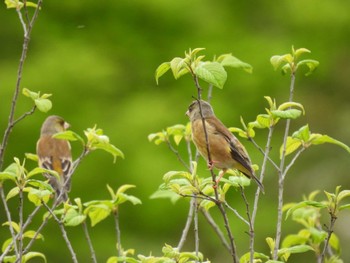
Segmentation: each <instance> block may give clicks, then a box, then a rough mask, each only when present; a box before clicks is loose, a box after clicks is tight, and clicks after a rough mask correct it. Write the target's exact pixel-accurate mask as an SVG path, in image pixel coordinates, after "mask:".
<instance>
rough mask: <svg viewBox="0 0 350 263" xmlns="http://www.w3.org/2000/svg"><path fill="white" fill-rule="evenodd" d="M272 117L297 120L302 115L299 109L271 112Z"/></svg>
mask: <svg viewBox="0 0 350 263" xmlns="http://www.w3.org/2000/svg"><path fill="white" fill-rule="evenodd" d="M271 113H272V116H273V117H275V118H282V119H293V120H294V119H297V118H298V117H300V115H301V111H300V110H297V109H288V110H273V111H271Z"/></svg>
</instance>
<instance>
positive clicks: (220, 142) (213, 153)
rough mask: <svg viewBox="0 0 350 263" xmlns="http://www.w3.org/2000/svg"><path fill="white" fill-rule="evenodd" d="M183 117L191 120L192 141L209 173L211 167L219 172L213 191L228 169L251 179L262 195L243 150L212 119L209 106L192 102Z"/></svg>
mask: <svg viewBox="0 0 350 263" xmlns="http://www.w3.org/2000/svg"><path fill="white" fill-rule="evenodd" d="M200 106H201V108H200ZM186 115H187V116H188V117H189V118H190V121H191V125H192V139H193V142H194V144H195V145H196V147H197V149H198V151H199V153H200V154H201V155H202V156H203V157H204V158H205V159H206V160H207V162H208V166H209V168H210V169H212V167H213V166H214V167H216V168H218V169H220V170H221V171H220V173H219V175H218V179H217V180H216V185H215V187H216V186H217V185H218V183H219V181H220V179H221V178H222V176H223V175H224V174H225V172H226V171H227V170H228V169H237V170H238V171H240V172H242V173H243V174H244V175H245V176H247V177H248V178H252V179H253V180H254V181H255V182H256V183H257V184H258V186H259V187H260V189H261V191H262V192H264V186H263V185H262V183H261V182H260V181H259V179H258V178H257V177H256V176H255V174H254V170H253V168H252V164H251V161H250V158H249V156H248V153H247V151H246V149H245V148H244V146H243V145H242V144H241V143H240V142H239V141H238V139H237V138H236V137H235V136H234V135H233V134H232V133H231V132H230V131H229V130H228V129H227V128H226V127H225V125H224V124H223V123H222V122H221V121H220V120H219V119H218V118H217V117H216V116H215V114H214V111H213V108H212V107H211V105H210V104H209V103H208V102H206V101H203V100H195V101H193V102H192V103H191V105H190V106H189V108H188V111H187V112H186ZM202 117H203V120H204V123H203V121H202ZM204 124H205V130H206V133H205V130H204ZM206 134H207V135H206ZM206 136H207V139H208V142H209V152H210V157H211V158H210V159H211V160H210V161H211V162H209V160H208V159H209V158H208V149H207V140H206Z"/></svg>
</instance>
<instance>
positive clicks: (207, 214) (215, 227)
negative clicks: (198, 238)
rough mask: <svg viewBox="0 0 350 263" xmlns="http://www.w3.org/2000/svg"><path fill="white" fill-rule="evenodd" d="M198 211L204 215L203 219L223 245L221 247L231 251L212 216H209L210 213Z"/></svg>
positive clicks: (201, 209) (202, 209)
mask: <svg viewBox="0 0 350 263" xmlns="http://www.w3.org/2000/svg"><path fill="white" fill-rule="evenodd" d="M200 211H201V212H202V214H203V215H204V217H205V219H206V220H207V222H208V223H209V225H210V226H211V227H212V228H213V229H214V231H215V233H216V234H217V235H218V237H219V239H220V240H221V243H222V244H223V246H224V247H225V248H226V249H227V250H228V251H231V247H230V245H229V243H227V240H226V238H225V235H224V234H223V233H222V231H221V230H220V228H219V226H218V225H217V224H216V223H215V221H214V219H213V218H212V216H211V215H210V213H209V212H208V211H207V210H205V209H204V208H200Z"/></svg>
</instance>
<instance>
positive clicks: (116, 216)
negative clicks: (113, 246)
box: [113, 210, 123, 257]
mask: <svg viewBox="0 0 350 263" xmlns="http://www.w3.org/2000/svg"><path fill="white" fill-rule="evenodd" d="M113 215H114V230H115V235H116V239H117V255H118V257H122V256H123V248H122V243H121V234H120V227H119V213H118V210H114V211H113Z"/></svg>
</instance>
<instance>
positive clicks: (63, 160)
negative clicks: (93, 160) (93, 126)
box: [36, 115, 72, 204]
mask: <svg viewBox="0 0 350 263" xmlns="http://www.w3.org/2000/svg"><path fill="white" fill-rule="evenodd" d="M68 128H69V124H68V123H67V122H65V121H64V120H63V118H61V117H59V116H55V115H52V116H49V117H47V118H46V120H45V121H44V123H43V125H42V126H41V133H40V138H39V140H38V142H37V145H36V152H37V155H38V157H39V166H40V167H42V168H45V169H48V170H53V171H56V172H57V173H58V175H59V176H60V180H58V179H57V178H56V177H55V176H53V175H52V174H49V173H45V174H44V176H45V177H46V178H47V179H48V180H49V183H50V185H51V186H52V188H53V189H54V190H55V191H56V199H57V198H58V197H59V196H60V195H61V192H63V194H62V195H61V198H60V199H59V200H57V202H58V204H59V203H61V202H65V201H67V200H68V192H69V190H70V181H69V182H67V183H66V180H69V178H68V176H69V175H70V171H71V168H72V154H71V147H70V144H69V142H68V141H66V140H60V139H56V138H52V136H53V135H54V134H56V133H58V132H63V131H65V130H66V129H68Z"/></svg>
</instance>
